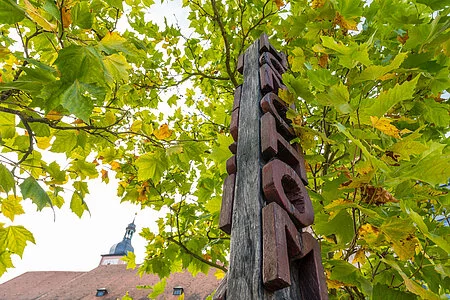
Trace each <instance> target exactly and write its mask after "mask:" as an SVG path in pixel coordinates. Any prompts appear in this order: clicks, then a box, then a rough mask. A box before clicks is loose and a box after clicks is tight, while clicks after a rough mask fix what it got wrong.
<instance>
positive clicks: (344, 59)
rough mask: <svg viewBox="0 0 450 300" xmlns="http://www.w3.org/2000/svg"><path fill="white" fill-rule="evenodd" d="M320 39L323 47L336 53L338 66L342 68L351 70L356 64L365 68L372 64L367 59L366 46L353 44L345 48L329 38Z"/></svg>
mask: <svg viewBox="0 0 450 300" xmlns="http://www.w3.org/2000/svg"><path fill="white" fill-rule="evenodd" d="M320 38H321V39H322V45H323V46H324V47H326V48H328V49H331V50H334V51H335V52H337V56H338V57H339V64H340V65H342V66H343V67H345V68H349V69H352V68H354V67H355V66H356V65H358V63H361V64H363V65H365V66H370V65H371V64H372V62H371V61H370V59H369V53H368V45H367V44H361V45H358V44H356V43H355V42H353V43H350V44H349V45H348V46H347V45H344V44H343V43H342V42H340V41H338V42H336V41H335V40H334V39H333V38H332V37H329V36H321V37H320Z"/></svg>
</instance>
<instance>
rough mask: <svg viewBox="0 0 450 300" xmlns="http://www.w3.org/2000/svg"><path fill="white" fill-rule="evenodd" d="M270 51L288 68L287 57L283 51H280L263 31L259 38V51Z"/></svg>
mask: <svg viewBox="0 0 450 300" xmlns="http://www.w3.org/2000/svg"><path fill="white" fill-rule="evenodd" d="M264 52H269V53H270V54H272V55H273V56H274V57H275V58H276V59H277V60H278V61H279V62H280V63H281V64H282V65H283V67H284V69H286V70H287V69H288V63H287V57H286V55H285V54H284V53H283V52H278V51H277V50H276V49H275V48H274V47H273V46H272V45H271V44H270V42H269V37H268V36H267V34H265V33H263V34H262V35H261V37H260V38H259V53H264Z"/></svg>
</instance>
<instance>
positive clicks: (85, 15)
mask: <svg viewBox="0 0 450 300" xmlns="http://www.w3.org/2000/svg"><path fill="white" fill-rule="evenodd" d="M70 13H71V16H72V24H73V25H77V26H79V27H80V28H82V29H90V28H92V24H93V20H94V18H93V15H92V14H91V11H90V8H89V2H87V1H82V2H78V3H77V4H76V5H75V6H74V7H73V8H72V9H71V11H70Z"/></svg>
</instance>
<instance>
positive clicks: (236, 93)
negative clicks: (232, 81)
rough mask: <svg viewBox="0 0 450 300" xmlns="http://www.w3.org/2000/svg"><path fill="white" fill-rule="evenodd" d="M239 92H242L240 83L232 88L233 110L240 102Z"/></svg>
mask: <svg viewBox="0 0 450 300" xmlns="http://www.w3.org/2000/svg"><path fill="white" fill-rule="evenodd" d="M241 92H242V85H239V86H238V87H237V88H236V89H235V90H234V101H233V110H235V109H236V108H239V105H240V103H241Z"/></svg>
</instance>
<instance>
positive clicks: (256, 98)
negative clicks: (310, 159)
mask: <svg viewBox="0 0 450 300" xmlns="http://www.w3.org/2000/svg"><path fill="white" fill-rule="evenodd" d="M287 67H288V66H287V59H286V56H285V55H284V54H283V53H281V52H278V51H276V49H275V48H274V47H273V46H272V45H270V43H269V40H268V37H267V35H265V34H263V35H262V36H261V38H260V39H259V40H258V41H256V42H255V43H253V44H252V45H251V46H250V47H249V48H248V49H247V51H246V52H245V53H244V55H242V56H241V57H239V60H238V66H237V69H238V70H239V72H243V75H244V82H243V84H242V85H241V86H239V87H237V88H236V91H235V96H234V104H233V110H232V120H231V125H230V132H231V135H232V136H233V139H234V141H235V142H234V143H233V144H232V145H230V151H231V152H232V153H233V154H235V156H233V157H231V158H230V159H229V160H228V161H227V172H228V174H229V176H228V177H227V178H226V180H225V183H224V192H223V198H222V209H221V215H220V228H221V229H222V230H223V231H225V232H227V233H231V245H230V266H229V271H228V273H227V276H226V278H225V279H224V281H223V282H222V283H221V284H220V286H219V288H218V289H217V292H216V294H215V297H214V299H217V300H225V299H245V300H246V299H265V300H269V299H274V300H275V299H277V300H278V299H327V298H328V294H327V289H326V284H325V275H324V271H323V267H322V262H321V257H320V247H319V244H318V242H317V241H316V240H315V239H314V238H313V237H312V236H311V235H310V234H309V233H307V232H303V231H302V228H304V227H307V226H309V225H311V224H312V223H313V220H314V212H313V208H312V204H311V200H310V198H309V196H308V193H307V189H306V188H305V185H307V184H308V180H307V177H306V170H305V166H304V159H303V154H302V149H301V148H300V146H299V145H296V144H291V143H290V140H291V139H292V138H294V136H295V134H294V131H293V129H292V127H291V126H290V121H289V120H288V119H287V118H286V111H287V110H288V106H287V104H286V103H284V101H283V100H281V99H280V98H279V97H278V96H277V93H278V90H279V89H285V88H286V87H285V86H284V84H283V82H282V76H281V75H282V74H283V73H284V72H286V70H287Z"/></svg>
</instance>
